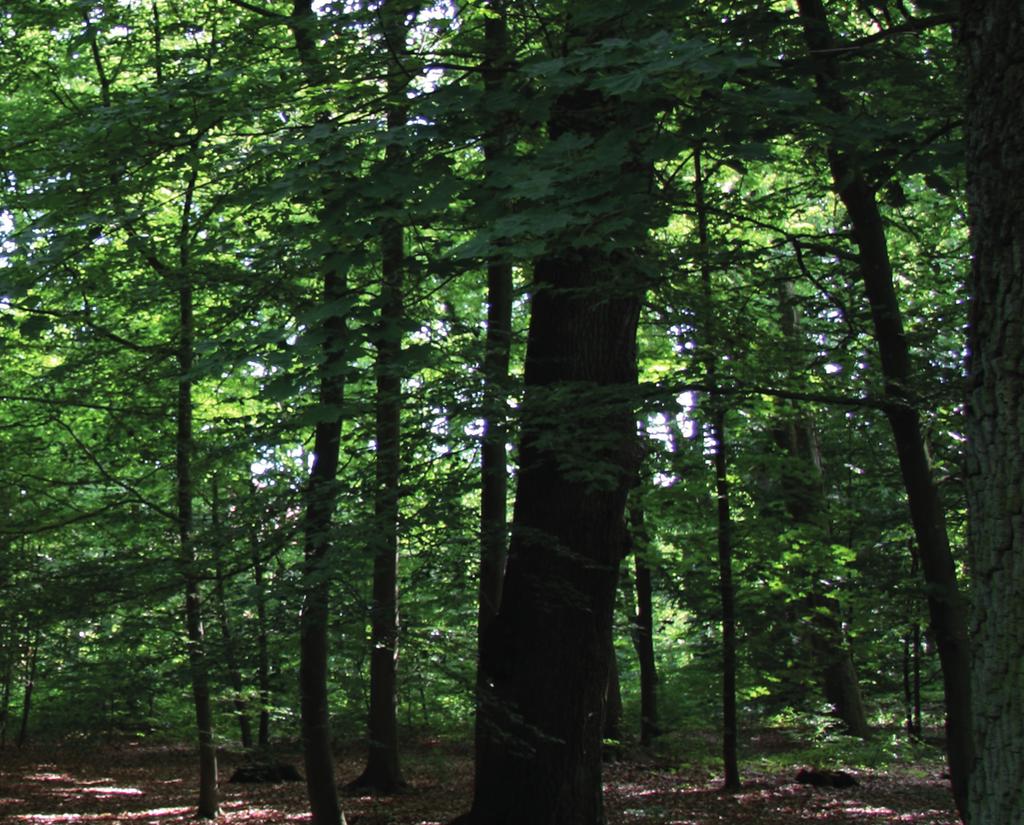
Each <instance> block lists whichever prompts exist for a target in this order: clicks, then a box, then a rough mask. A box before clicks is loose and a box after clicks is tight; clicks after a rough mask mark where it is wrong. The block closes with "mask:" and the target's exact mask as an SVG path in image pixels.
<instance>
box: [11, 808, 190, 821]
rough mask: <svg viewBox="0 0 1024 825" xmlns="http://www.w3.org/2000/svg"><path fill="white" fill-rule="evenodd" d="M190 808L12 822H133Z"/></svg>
mask: <svg viewBox="0 0 1024 825" xmlns="http://www.w3.org/2000/svg"><path fill="white" fill-rule="evenodd" d="M190 810H191V809H190V808H152V809H150V810H148V811H133V812H131V813H127V812H124V811H118V812H117V813H111V812H104V813H96V814H21V815H20V816H14V817H13V818H12V819H11V820H10V821H11V822H25V823H38V824H39V825H56V823H61V822H131V821H133V820H140V819H153V818H155V817H162V816H182V815H184V814H187V813H189V811H190Z"/></svg>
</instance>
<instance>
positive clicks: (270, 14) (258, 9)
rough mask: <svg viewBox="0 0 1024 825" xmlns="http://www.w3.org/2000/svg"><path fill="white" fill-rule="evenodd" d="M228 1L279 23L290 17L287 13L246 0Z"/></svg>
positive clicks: (285, 21)
mask: <svg viewBox="0 0 1024 825" xmlns="http://www.w3.org/2000/svg"><path fill="white" fill-rule="evenodd" d="M228 2H229V3H231V4H232V5H235V6H238V7H239V8H240V9H245V10H246V11H251V12H252V13H253V14H258V15H259V16H260V17H265V18H267V19H268V20H273V21H275V22H277V23H287V22H288V19H289V18H288V15H286V14H281V13H280V12H276V11H271V10H270V9H266V8H263V6H257V5H256V4H255V3H247V2H246V0H228Z"/></svg>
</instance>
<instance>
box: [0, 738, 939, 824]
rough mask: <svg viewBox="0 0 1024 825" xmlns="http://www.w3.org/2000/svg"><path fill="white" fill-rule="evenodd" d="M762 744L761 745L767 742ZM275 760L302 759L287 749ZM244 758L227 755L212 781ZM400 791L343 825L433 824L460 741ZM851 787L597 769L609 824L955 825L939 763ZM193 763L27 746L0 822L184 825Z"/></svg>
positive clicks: (266, 789)
mask: <svg viewBox="0 0 1024 825" xmlns="http://www.w3.org/2000/svg"><path fill="white" fill-rule="evenodd" d="M767 750H770V748H767ZM279 756H280V757H281V758H284V759H289V760H292V761H295V762H296V763H297V764H299V763H301V759H300V758H299V757H298V755H297V754H296V753H294V752H288V751H284V750H283V751H282V752H281V753H280V754H279ZM243 761H244V756H242V755H241V754H238V753H232V752H226V753H224V754H222V756H221V761H220V768H221V776H222V777H223V778H226V777H228V776H229V775H230V772H231V771H232V770H233V769H234V768H235V767H236V766H237V765H239V764H241V763H242V762H243ZM361 768H362V757H361V755H360V752H359V751H358V750H355V749H353V750H347V751H346V752H344V753H342V754H340V755H339V759H338V777H339V781H340V782H344V781H347V779H349V778H351V777H353V776H355V775H357V774H358V773H359V771H360V769H361ZM405 773H406V779H407V780H408V781H409V784H410V786H411V788H410V792H408V793H405V794H402V795H400V796H396V797H392V798H388V799H380V800H374V799H371V798H369V797H362V798H360V797H355V798H345V799H343V800H342V804H343V806H344V808H345V812H346V815H347V816H348V817H349V822H350V823H351V825H441V824H442V823H445V822H447V821H448V820H450V819H452V818H453V817H454V816H455V815H456V814H458V813H460V812H462V811H464V810H465V809H466V807H467V806H468V803H469V798H470V793H471V787H470V786H471V782H472V763H471V755H470V754H469V753H468V752H467V749H466V747H465V746H460V745H453V746H449V745H446V744H442V743H437V742H430V741H427V742H421V743H418V744H417V745H415V746H410V747H409V748H408V749H407V751H406V754H405ZM853 773H854V774H855V775H856V776H857V779H858V780H859V782H860V785H859V786H858V787H855V788H849V789H842V790H840V789H830V788H828V789H826V788H812V787H810V786H808V785H801V784H798V783H796V782H795V780H794V776H795V770H789V769H788V768H787V769H786V770H782V769H769V770H761V771H758V772H754V771H751V770H747V771H746V772H745V773H744V776H743V779H744V786H743V788H742V790H741V791H740V792H739V793H736V794H729V793H724V792H722V791H721V790H720V781H719V780H718V779H717V778H716V777H715V776H713V775H711V773H710V772H709V771H708V770H706V769H703V768H698V767H685V766H684V767H683V768H682V769H679V770H674V769H669V767H667V766H666V760H664V759H660V760H654V759H650V758H638V759H628V760H623V761H621V762H618V763H615V764H612V765H608V766H606V770H605V776H606V784H605V787H606V802H607V808H608V821H609V825H627V823H630V824H632V823H649V825H712V823H722V822H729V823H733V825H742V823H745V822H749V823H757V825H793V824H794V823H797V824H798V823H802V822H819V823H820V822H833V823H844V825H889V824H890V823H914V825H956V823H957V822H958V820H957V818H956V816H955V814H954V813H953V809H952V804H951V800H950V794H949V788H948V782H946V781H945V780H943V779H942V777H941V767H940V766H937V765H936V764H934V763H929V764H927V765H901V766H899V767H892V768H889V769H886V770H878V771H867V770H854V771H853ZM194 785H195V767H194V759H193V756H192V752H191V750H190V749H188V748H182V747H171V746H158V745H150V744H144V743H132V744H124V745H99V746H86V745H84V744H80V743H79V744H75V745H62V746H49V747H44V746H36V747H33V748H28V749H26V750H24V751H10V750H8V751H6V752H3V753H0V823H3V825H58V823H82V824H83V825H87V823H117V822H123V823H130V825H183V823H186V822H195V820H193V819H192V813H193V808H192V805H193V803H194V801H195V799H194V796H195V788H194ZM221 791H222V796H223V803H222V811H223V816H222V818H221V820H220V821H221V822H224V823H264V825H277V824H278V823H300V822H308V821H309V817H308V815H307V814H306V800H305V783H302V782H290V783H281V784H268V785H240V784H230V783H226V782H225V783H224V784H222V786H221Z"/></svg>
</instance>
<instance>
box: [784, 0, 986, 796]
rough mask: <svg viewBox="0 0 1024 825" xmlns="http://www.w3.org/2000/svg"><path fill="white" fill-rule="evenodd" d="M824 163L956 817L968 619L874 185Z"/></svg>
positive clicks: (833, 147)
mask: <svg viewBox="0 0 1024 825" xmlns="http://www.w3.org/2000/svg"><path fill="white" fill-rule="evenodd" d="M798 5H799V8H800V14H801V22H802V25H803V30H804V35H805V38H806V41H807V46H808V49H809V51H810V52H811V59H812V63H813V66H814V71H815V83H816V88H817V91H818V95H819V98H820V99H821V103H822V105H823V106H824V107H825V108H826V109H827V110H829V111H830V112H832V113H833V114H835V115H839V116H843V115H845V114H846V113H847V112H848V111H849V108H850V104H849V102H848V101H847V99H846V96H845V95H844V93H843V92H842V91H841V89H840V86H839V84H840V83H841V75H840V71H839V64H838V62H837V58H836V56H835V55H836V52H835V47H836V44H835V41H834V39H833V36H832V33H831V30H830V28H829V23H828V17H827V15H826V12H825V8H824V5H823V4H822V3H821V0H800V2H799V4H798ZM828 160H829V166H830V168H831V170H832V178H833V181H834V185H835V188H836V191H837V193H838V195H839V198H840V200H841V201H842V202H843V205H844V206H845V207H846V210H847V213H848V214H849V217H850V223H851V226H852V230H853V237H854V241H855V243H856V244H857V248H858V251H859V261H858V269H859V272H860V275H861V277H862V279H863V282H864V291H865V295H866V297H867V299H868V303H869V304H870V307H871V318H872V322H873V325H874V330H875V340H876V343H877V346H878V351H879V356H880V360H881V368H882V374H883V377H884V382H885V383H884V392H885V397H886V400H887V401H888V402H889V403H888V404H887V405H886V408H885V413H886V417H887V418H888V419H889V424H890V426H891V427H892V433H893V440H894V442H895V445H896V453H897V455H898V457H899V461H900V468H901V471H902V473H903V480H904V484H905V486H906V489H907V499H908V505H909V509H910V517H911V521H912V523H913V526H914V532H915V534H916V536H917V542H918V550H919V554H920V559H921V568H922V572H923V573H924V577H925V581H926V582H927V583H928V605H929V612H930V615H931V621H932V628H933V630H934V632H935V636H936V640H937V642H938V647H939V655H940V657H941V659H942V672H943V679H944V684H945V691H946V740H947V750H948V753H949V766H950V767H949V769H950V775H951V777H952V782H953V796H954V797H955V799H956V802H957V808H958V809H959V810H960V812H961V815H962V816H966V814H967V788H968V777H969V775H970V771H971V768H970V766H971V764H972V762H973V758H974V756H973V744H972V740H971V723H970V721H969V720H970V718H971V713H970V706H971V688H970V685H971V681H970V655H969V650H968V647H967V643H968V642H967V618H966V607H965V603H964V600H963V598H962V596H961V594H960V592H959V588H958V585H957V579H956V567H955V564H954V561H953V554H952V551H951V549H950V544H949V536H948V532H947V529H946V518H945V510H944V508H943V504H942V500H941V498H940V496H939V492H938V488H937V486H936V483H935V480H934V478H933V475H932V463H931V459H930V457H929V455H928V448H927V445H926V443H925V437H924V433H923V431H922V427H921V416H920V412H919V410H918V409H917V407H916V405H915V404H916V402H915V399H914V397H913V389H912V382H913V377H914V374H913V368H912V365H911V357H910V348H909V346H908V344H907V338H906V333H905V330H904V326H903V319H902V313H901V311H900V305H899V301H898V299H897V296H896V291H895V288H894V286H893V273H892V264H891V262H890V257H889V251H888V246H887V243H886V234H885V228H884V224H883V221H882V216H881V212H880V210H879V207H878V201H877V199H876V187H875V186H874V185H873V184H872V182H871V181H870V180H869V179H868V177H867V174H866V171H865V168H864V167H865V163H866V159H865V158H863V157H862V156H861V153H860V152H859V151H858V150H857V148H856V147H855V146H853V145H848V144H844V143H843V142H841V141H840V140H838V139H834V140H833V141H832V142H831V143H830V145H829V147H828Z"/></svg>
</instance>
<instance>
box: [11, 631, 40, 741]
mask: <svg viewBox="0 0 1024 825" xmlns="http://www.w3.org/2000/svg"><path fill="white" fill-rule="evenodd" d="M26 656H27V658H26V660H25V683H24V691H23V693H22V700H21V727H19V728H18V738H17V740H16V744H17V746H18V748H19V749H21V748H23V747H25V743H26V742H27V741H28V720H29V716H30V715H31V713H32V691H33V690H34V689H35V686H36V665H37V664H38V662H39V633H38V631H37V632H36V634H35V636H34V638H33V640H32V641H31V642H30V643H29V646H28V651H27V654H26Z"/></svg>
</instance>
